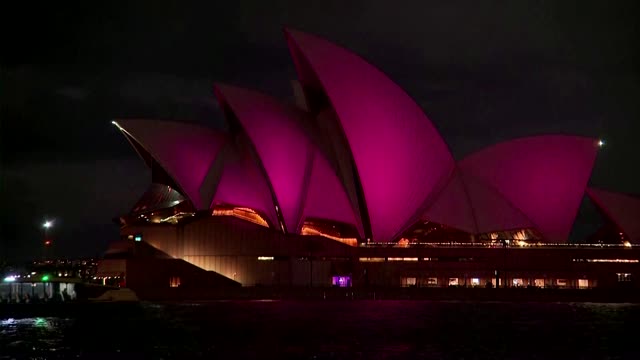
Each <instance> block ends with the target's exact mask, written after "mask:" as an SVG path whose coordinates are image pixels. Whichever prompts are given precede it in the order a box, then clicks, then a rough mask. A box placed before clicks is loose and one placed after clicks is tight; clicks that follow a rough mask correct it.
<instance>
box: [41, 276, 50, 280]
mask: <svg viewBox="0 0 640 360" xmlns="http://www.w3.org/2000/svg"><path fill="white" fill-rule="evenodd" d="M41 280H42V281H49V275H44V276H43V277H42V279H41Z"/></svg>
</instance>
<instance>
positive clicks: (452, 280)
mask: <svg viewBox="0 0 640 360" xmlns="http://www.w3.org/2000/svg"><path fill="white" fill-rule="evenodd" d="M449 286H458V278H449Z"/></svg>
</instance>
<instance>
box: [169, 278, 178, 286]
mask: <svg viewBox="0 0 640 360" xmlns="http://www.w3.org/2000/svg"><path fill="white" fill-rule="evenodd" d="M178 286H180V277H178V276H172V277H170V278H169V287H178Z"/></svg>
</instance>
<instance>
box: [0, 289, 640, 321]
mask: <svg viewBox="0 0 640 360" xmlns="http://www.w3.org/2000/svg"><path fill="white" fill-rule="evenodd" d="M171 290H172V291H163V292H160V291H156V292H155V293H153V294H151V293H149V292H147V293H142V294H139V298H140V301H113V302H109V301H105V302H91V301H71V302H49V303H30V304H24V303H19V304H6V303H5V304H0V319H6V318H26V317H76V316H83V315H90V314H91V313H95V312H96V311H100V310H101V309H108V308H113V307H122V308H126V309H129V310H133V311H135V309H141V308H142V307H143V305H144V304H148V303H167V304H180V303H207V302H218V301H265V302H268V301H293V302H300V303H305V302H308V303H317V302H324V301H326V302H358V301H363V302H371V301H425V302H469V303H490V302H505V303H601V304H606V303H609V304H615V303H618V304H620V303H624V304H639V305H640V292H638V291H630V290H622V289H588V290H577V289H513V288H511V289H484V288H403V289H397V288H393V289H391V288H376V289H343V288H268V287H265V288H237V289H215V290H214V289H212V290H202V289H200V290H197V291H196V290H193V291H188V289H171Z"/></svg>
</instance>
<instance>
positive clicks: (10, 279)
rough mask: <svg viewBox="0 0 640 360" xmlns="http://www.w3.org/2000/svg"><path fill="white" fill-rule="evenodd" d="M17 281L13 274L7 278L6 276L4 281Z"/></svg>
mask: <svg viewBox="0 0 640 360" xmlns="http://www.w3.org/2000/svg"><path fill="white" fill-rule="evenodd" d="M14 281H16V277H15V276H13V275H11V276H7V277H6V278H4V282H14Z"/></svg>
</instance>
